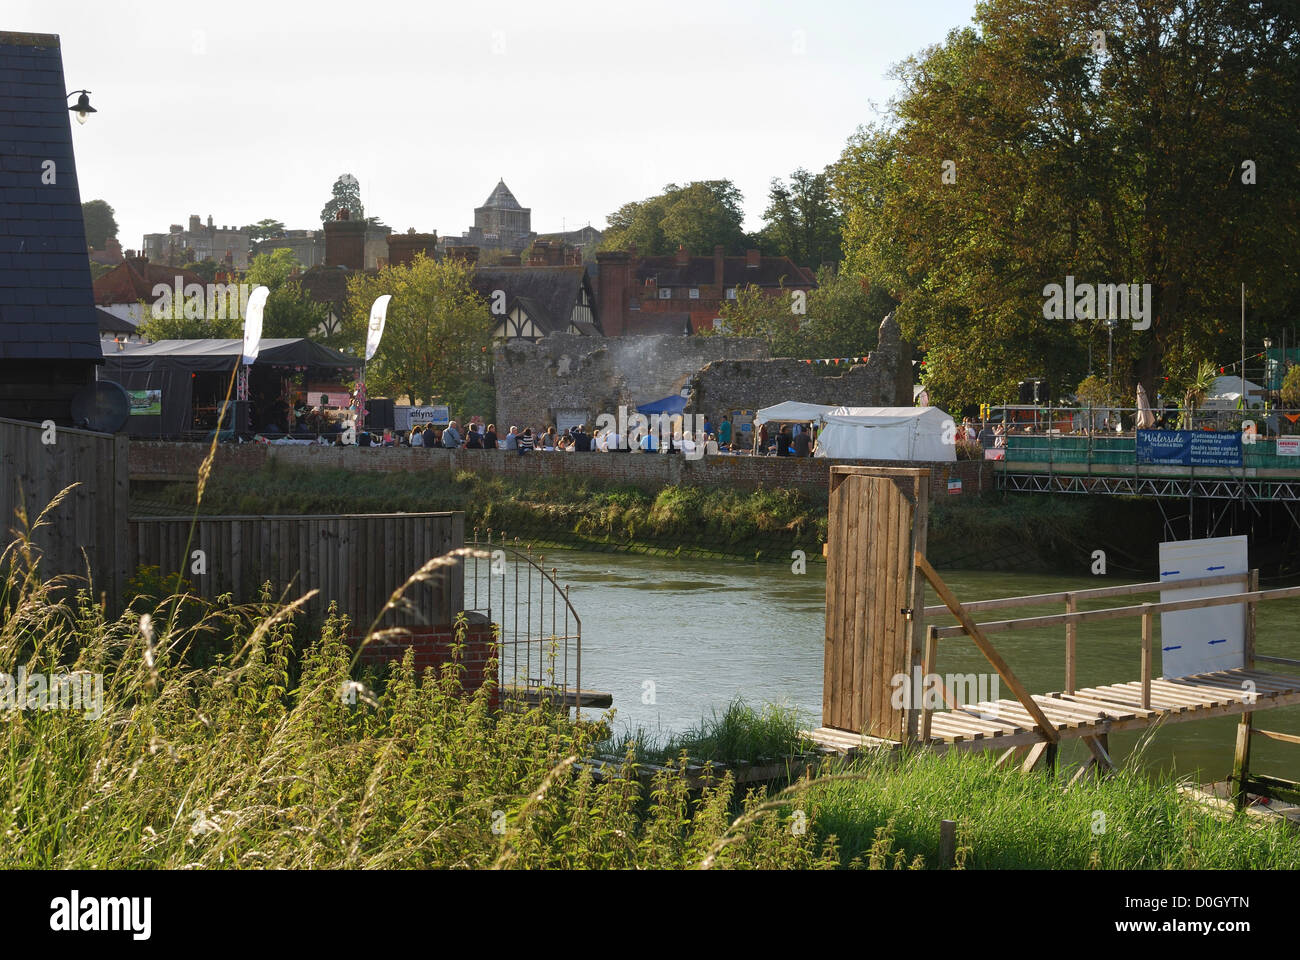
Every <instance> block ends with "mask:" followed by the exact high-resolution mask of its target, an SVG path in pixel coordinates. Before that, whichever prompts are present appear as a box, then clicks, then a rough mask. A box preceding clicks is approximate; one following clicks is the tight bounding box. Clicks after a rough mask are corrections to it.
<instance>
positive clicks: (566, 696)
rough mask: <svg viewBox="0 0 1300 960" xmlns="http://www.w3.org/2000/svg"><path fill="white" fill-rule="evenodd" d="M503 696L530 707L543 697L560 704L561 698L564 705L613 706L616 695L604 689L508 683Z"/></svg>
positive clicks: (503, 689) (503, 690) (549, 701)
mask: <svg viewBox="0 0 1300 960" xmlns="http://www.w3.org/2000/svg"><path fill="white" fill-rule="evenodd" d="M501 692H502V694H503V698H504V699H505V700H519V701H522V702H524V703H526V704H528V705H529V706H530V707H532V706H536V705H537V704H538V703H539V702H541V701H542V700H543V699H544V700H546V701H547V702H548V703H554V704H557V705H558V704H559V703H560V701H561V699H563V701H564V706H566V707H572V706H574V705H575V702H576V704H577V706H579V707H612V706H613V705H614V695H613V694H612V693H607V692H605V691H603V690H566V691H561V690H560V689H559V688H558V687H547V688H545V689H543V688H541V687H520V686H516V685H515V684H512V683H508V684H506V685H505V686H504V687H503V688H502V691H501Z"/></svg>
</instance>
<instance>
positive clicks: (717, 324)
mask: <svg viewBox="0 0 1300 960" xmlns="http://www.w3.org/2000/svg"><path fill="white" fill-rule="evenodd" d="M713 329H714V330H726V329H727V326H726V324H724V323H723V322H722V318H721V317H714V318H713Z"/></svg>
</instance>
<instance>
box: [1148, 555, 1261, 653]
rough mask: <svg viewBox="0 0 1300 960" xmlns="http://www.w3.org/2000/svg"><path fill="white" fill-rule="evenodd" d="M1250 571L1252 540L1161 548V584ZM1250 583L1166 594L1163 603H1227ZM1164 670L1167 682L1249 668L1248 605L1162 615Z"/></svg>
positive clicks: (1163, 591) (1176, 590)
mask: <svg viewBox="0 0 1300 960" xmlns="http://www.w3.org/2000/svg"><path fill="white" fill-rule="evenodd" d="M1249 571H1250V566H1249V562H1248V560H1247V556H1246V538H1245V537H1244V536H1242V537H1216V538H1212V539H1208V540H1175V541H1173V542H1170V543H1162V544H1160V582H1161V583H1169V584H1175V583H1177V582H1178V581H1179V580H1196V579H1199V578H1201V577H1214V576H1219V575H1221V574H1227V573H1240V574H1246V573H1248V572H1249ZM1245 589H1246V581H1245V577H1244V576H1243V578H1242V580H1241V581H1239V582H1236V583H1221V584H1216V585H1213V586H1208V587H1185V588H1183V589H1181V590H1179V589H1168V590H1161V591H1160V599H1161V601H1162V602H1163V601H1172V600H1191V599H1193V598H1198V597H1221V596H1224V595H1225V594H1229V593H1241V592H1242V591H1244V590H1245ZM1160 664H1161V668H1162V669H1161V673H1160V675H1161V676H1163V677H1186V676H1189V675H1191V674H1194V673H1212V672H1213V671H1216V670H1239V669H1241V668H1242V667H1244V666H1245V665H1246V605H1245V604H1240V603H1238V604H1232V605H1230V606H1223V607H1207V608H1205V609H1203V610H1176V611H1174V612H1173V613H1162V614H1160Z"/></svg>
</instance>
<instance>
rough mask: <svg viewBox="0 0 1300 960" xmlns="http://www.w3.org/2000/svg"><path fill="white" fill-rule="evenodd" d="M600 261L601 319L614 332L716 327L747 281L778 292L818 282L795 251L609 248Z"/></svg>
mask: <svg viewBox="0 0 1300 960" xmlns="http://www.w3.org/2000/svg"><path fill="white" fill-rule="evenodd" d="M596 263H597V264H598V271H599V272H598V276H597V282H596V296H597V302H598V304H599V309H600V316H601V323H602V326H603V328H604V330H605V333H606V335H607V336H611V337H618V336H628V335H638V334H661V333H666V332H683V330H682V329H681V328H682V327H685V326H687V324H689V329H688V330H686V331H684V332H689V333H698V332H699V331H700V330H704V329H716V328H717V327H718V323H717V322H715V321H717V320H718V316H719V314H720V312H721V310H722V307H723V305H724V304H726V303H727V302H728V301H731V300H735V299H736V291H737V290H738V289H740V288H741V287H745V286H757V287H760V288H762V289H763V290H764V291H765V292H769V293H771V294H773V295H776V294H777V293H779V292H780V291H781V289H782V287H784V290H785V293H786V294H787V295H788V294H789V292H790V291H793V290H803V291H809V290H813V289H815V288H816V286H817V281H816V278H815V277H814V276H813V273H812V271H811V270H809V269H807V268H806V267H800V266H797V265H796V264H795V263H794V262H793V261H792V260H791V259H790V258H789V257H765V256H762V255H761V254H760V253H759V252H758V251H757V250H749V251H746V253H745V255H744V256H743V257H729V256H726V255H725V254H724V253H723V248H722V247H721V246H718V247H714V248H713V256H711V257H696V256H692V255H691V254H690V253H688V252H687V251H686V250H685V249H678V251H677V253H675V254H673V255H672V256H667V257H638V256H637V254H636V250H635V248H633V249H632V250H627V251H609V252H605V253H598V254H596ZM665 315H668V317H667V318H666V317H665ZM683 318H685V321H686V322H685V323H683ZM669 328H671V329H669Z"/></svg>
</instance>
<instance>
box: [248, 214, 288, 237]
mask: <svg viewBox="0 0 1300 960" xmlns="http://www.w3.org/2000/svg"><path fill="white" fill-rule="evenodd" d="M243 230H244V232H245V233H246V234H248V239H249V240H251V241H253V242H254V243H256V242H257V241H259V240H272V239H274V238H276V237H283V236H284V223H283V222H282V221H280V220H271V219H265V220H259V221H257V223H250V224H248V225H246V226H245V227H244V228H243Z"/></svg>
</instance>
